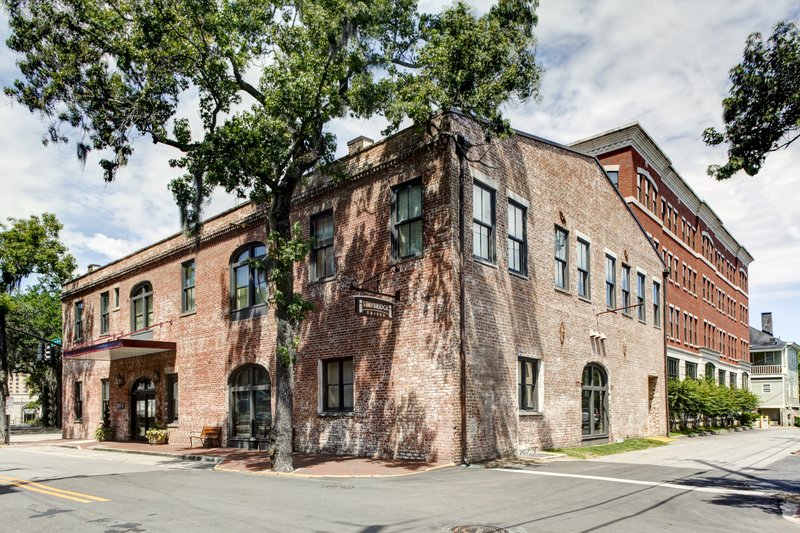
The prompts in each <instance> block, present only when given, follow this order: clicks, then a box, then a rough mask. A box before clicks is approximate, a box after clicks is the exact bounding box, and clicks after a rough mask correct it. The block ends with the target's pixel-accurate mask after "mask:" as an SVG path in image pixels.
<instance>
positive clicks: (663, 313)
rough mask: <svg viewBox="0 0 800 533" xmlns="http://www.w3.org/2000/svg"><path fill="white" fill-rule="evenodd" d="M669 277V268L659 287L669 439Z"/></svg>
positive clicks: (665, 406)
mask: <svg viewBox="0 0 800 533" xmlns="http://www.w3.org/2000/svg"><path fill="white" fill-rule="evenodd" d="M669 275H670V269H669V268H665V269H664V270H663V272H662V273H661V286H662V287H664V291H663V294H662V295H661V337H662V338H663V339H664V413H666V417H667V420H666V422H667V430H666V433H665V434H664V436H665V437H669V428H670V426H671V425H672V422H671V415H670V412H669V368H668V367H667V285H668V283H667V279H668V278H669Z"/></svg>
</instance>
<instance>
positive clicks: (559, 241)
mask: <svg viewBox="0 0 800 533" xmlns="http://www.w3.org/2000/svg"><path fill="white" fill-rule="evenodd" d="M568 235H569V234H568V233H567V230H565V229H563V228H560V227H558V226H556V229H555V282H556V287H558V288H559V289H564V290H567V289H568V288H569V277H568V275H567V266H568V264H569V257H568V255H567V253H568V252H567V240H568Z"/></svg>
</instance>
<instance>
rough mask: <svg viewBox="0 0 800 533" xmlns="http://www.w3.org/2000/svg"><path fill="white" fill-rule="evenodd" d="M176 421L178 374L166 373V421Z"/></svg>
mask: <svg viewBox="0 0 800 533" xmlns="http://www.w3.org/2000/svg"><path fill="white" fill-rule="evenodd" d="M177 421H178V374H167V422H168V423H172V422H177Z"/></svg>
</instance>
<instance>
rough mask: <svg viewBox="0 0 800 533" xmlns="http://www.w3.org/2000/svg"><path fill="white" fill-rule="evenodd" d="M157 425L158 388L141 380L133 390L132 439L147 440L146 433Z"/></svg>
mask: <svg viewBox="0 0 800 533" xmlns="http://www.w3.org/2000/svg"><path fill="white" fill-rule="evenodd" d="M155 424H156V388H155V386H154V385H153V382H152V381H150V380H149V379H147V378H140V379H138V380H137V381H136V382H135V383H134V384H133V388H132V389H131V439H133V440H147V437H145V433H146V432H147V430H148V429H150V428H152V427H153V426H155Z"/></svg>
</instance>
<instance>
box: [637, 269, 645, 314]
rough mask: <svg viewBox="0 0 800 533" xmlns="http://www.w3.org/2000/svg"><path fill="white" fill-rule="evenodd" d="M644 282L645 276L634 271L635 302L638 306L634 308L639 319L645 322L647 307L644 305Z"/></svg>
mask: <svg viewBox="0 0 800 533" xmlns="http://www.w3.org/2000/svg"><path fill="white" fill-rule="evenodd" d="M645 283H646V276H645V275H644V274H643V273H641V272H637V273H636V303H637V304H638V307H637V308H636V312H637V316H638V317H639V320H641V321H642V322H645V321H646V320H647V307H645V294H644V291H645Z"/></svg>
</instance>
